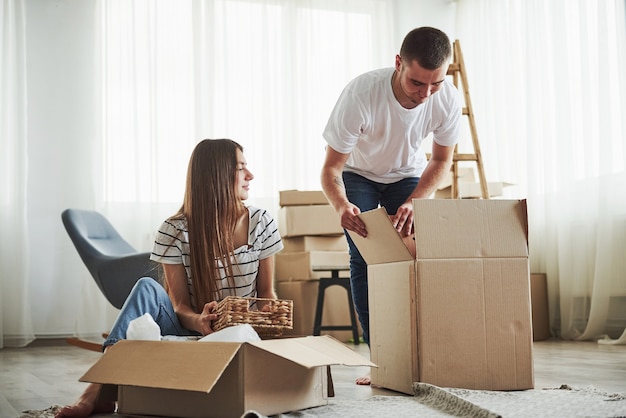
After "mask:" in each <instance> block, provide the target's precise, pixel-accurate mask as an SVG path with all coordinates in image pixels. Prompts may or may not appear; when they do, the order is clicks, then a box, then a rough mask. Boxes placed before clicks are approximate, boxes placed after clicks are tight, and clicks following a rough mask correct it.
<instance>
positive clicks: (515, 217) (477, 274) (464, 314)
mask: <svg viewBox="0 0 626 418" xmlns="http://www.w3.org/2000/svg"><path fill="white" fill-rule="evenodd" d="M413 208H414V226H415V244H416V253H417V255H416V259H414V258H413V256H412V255H411V253H410V252H409V250H408V249H407V247H406V246H405V245H404V243H403V241H402V239H401V238H400V236H399V235H398V233H397V232H396V231H395V229H394V228H393V226H392V225H391V222H390V220H389V217H388V216H387V213H386V212H385V210H384V209H382V208H381V209H376V210H374V211H370V212H366V213H363V214H361V215H360V216H361V218H362V219H363V221H364V222H365V224H366V226H367V229H368V236H367V238H362V237H358V236H356V234H351V236H352V238H353V240H354V241H355V244H356V245H357V247H358V248H359V251H360V252H361V254H362V255H363V257H364V259H365V261H366V262H367V263H368V277H369V281H368V284H369V308H370V350H371V360H372V361H373V362H374V363H376V364H377V365H378V366H379V367H378V368H377V369H373V370H372V384H375V385H379V386H382V387H386V388H389V389H393V390H396V391H400V392H405V393H408V394H412V393H413V391H412V387H411V385H412V383H413V382H425V383H431V384H433V385H437V386H441V387H458V388H467V389H486V390H516V389H530V388H532V387H533V385H534V377H533V358H532V325H531V324H532V323H531V312H530V309H531V308H530V284H529V267H528V238H527V220H526V202H525V201H524V200H460V199H455V200H447V199H445V200H443V199H441V200H434V199H416V200H414V201H413Z"/></svg>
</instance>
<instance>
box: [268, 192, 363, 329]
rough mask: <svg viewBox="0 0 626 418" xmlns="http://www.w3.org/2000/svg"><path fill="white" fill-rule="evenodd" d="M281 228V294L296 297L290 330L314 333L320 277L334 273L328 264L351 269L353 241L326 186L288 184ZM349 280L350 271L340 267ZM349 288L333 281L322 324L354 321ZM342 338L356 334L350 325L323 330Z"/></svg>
mask: <svg viewBox="0 0 626 418" xmlns="http://www.w3.org/2000/svg"><path fill="white" fill-rule="evenodd" d="M279 203H280V210H279V214H278V228H279V231H280V234H281V236H282V239H283V244H284V246H285V248H284V250H283V251H281V252H280V253H279V254H277V255H276V257H275V281H276V292H277V295H278V297H279V298H281V299H289V300H293V330H290V331H286V332H285V333H284V334H285V335H312V334H313V324H314V320H315V308H316V304H317V293H318V286H319V280H320V278H323V277H330V274H331V273H330V271H328V270H327V271H319V270H318V269H319V268H321V267H324V268H338V269H347V268H348V266H349V264H350V255H349V252H348V244H347V241H346V238H345V236H344V235H343V229H342V228H341V223H340V221H339V216H338V215H337V213H336V212H335V210H334V208H333V207H332V206H331V205H330V204H329V202H328V200H327V199H326V196H325V195H324V193H323V192H322V191H316V190H315V191H298V190H284V191H281V192H280V202H279ZM340 277H344V278H345V279H346V280H349V271H348V270H343V271H341V272H340ZM350 308H351V307H349V306H348V298H347V294H346V290H345V289H344V288H342V287H341V286H331V287H329V288H328V289H327V290H326V293H325V300H324V310H323V313H322V324H323V325H346V324H350V311H349V309H350ZM323 334H328V335H331V336H333V337H334V338H336V339H338V340H340V341H349V340H350V338H352V333H351V332H350V331H324V332H323Z"/></svg>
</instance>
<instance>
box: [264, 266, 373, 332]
mask: <svg viewBox="0 0 626 418" xmlns="http://www.w3.org/2000/svg"><path fill="white" fill-rule="evenodd" d="M346 280H350V279H349V278H346ZM318 286H319V280H315V281H298V282H295V281H294V282H279V283H277V285H276V293H277V294H278V297H279V298H281V299H289V300H293V329H290V330H285V331H283V335H297V336H302V335H313V325H314V323H315V309H316V308H317V293H318ZM349 309H350V306H349V304H348V295H347V292H346V289H344V288H343V287H341V286H329V287H327V288H326V292H325V293H324V310H323V311H322V325H350V311H349ZM357 326H358V328H359V335H362V331H361V326H360V324H359V323H358V321H357ZM321 334H323V335H330V336H331V337H333V338H336V339H338V340H339V341H345V342H348V341H350V340H351V339H352V331H343V330H340V331H331V330H323V331H321Z"/></svg>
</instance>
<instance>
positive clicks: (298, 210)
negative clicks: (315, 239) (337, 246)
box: [278, 205, 343, 237]
mask: <svg viewBox="0 0 626 418" xmlns="http://www.w3.org/2000/svg"><path fill="white" fill-rule="evenodd" d="M278 230H279V231H280V235H281V236H283V237H298V236H303V235H342V234H343V228H342V227H341V222H340V220H339V215H337V212H335V209H333V207H332V206H330V205H310V206H283V207H281V208H280V209H279V211H278Z"/></svg>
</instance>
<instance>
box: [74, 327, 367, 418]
mask: <svg viewBox="0 0 626 418" xmlns="http://www.w3.org/2000/svg"><path fill="white" fill-rule="evenodd" d="M338 364H341V365H346V366H373V367H375V365H374V364H373V363H371V362H370V361H368V360H367V359H365V358H364V357H362V356H360V355H359V354H357V353H355V352H354V351H352V350H351V349H350V348H348V347H347V346H345V345H344V344H342V343H340V342H339V341H337V340H335V339H333V338H332V337H329V336H320V337H302V338H283V339H273V340H263V341H256V342H246V343H226V342H197V341H129V340H123V341H120V342H118V343H117V344H115V345H114V346H112V347H111V348H109V349H108V350H107V351H106V352H105V354H103V355H102V357H101V358H100V359H99V360H98V362H97V363H96V364H95V365H94V366H92V367H91V368H90V369H89V370H88V371H87V373H85V375H84V376H83V377H81V379H80V381H82V382H95V383H101V384H103V385H104V387H103V391H102V392H101V396H102V397H103V400H104V399H110V400H113V399H117V402H118V411H117V412H118V413H119V414H122V415H148V416H155V415H156V416H169V417H178V418H187V417H189V418H191V417H219V418H222V417H241V416H242V415H244V414H245V413H246V412H247V411H250V410H254V411H256V412H258V413H261V414H264V415H275V414H280V413H283V412H288V411H296V410H300V409H304V408H310V407H315V406H319V405H324V404H326V403H327V402H328V401H327V397H328V389H329V387H332V382H329V381H328V377H329V376H330V374H329V373H328V371H327V367H328V366H330V365H338ZM329 384H330V386H329Z"/></svg>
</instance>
